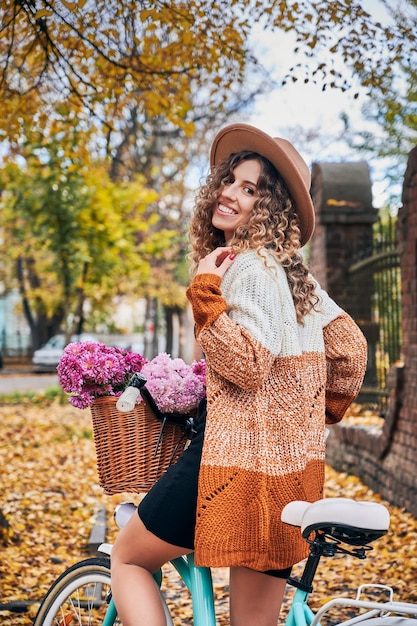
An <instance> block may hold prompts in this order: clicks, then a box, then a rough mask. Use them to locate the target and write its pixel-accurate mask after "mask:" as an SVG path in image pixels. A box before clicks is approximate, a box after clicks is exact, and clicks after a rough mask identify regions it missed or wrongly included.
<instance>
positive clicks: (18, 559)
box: [0, 401, 417, 626]
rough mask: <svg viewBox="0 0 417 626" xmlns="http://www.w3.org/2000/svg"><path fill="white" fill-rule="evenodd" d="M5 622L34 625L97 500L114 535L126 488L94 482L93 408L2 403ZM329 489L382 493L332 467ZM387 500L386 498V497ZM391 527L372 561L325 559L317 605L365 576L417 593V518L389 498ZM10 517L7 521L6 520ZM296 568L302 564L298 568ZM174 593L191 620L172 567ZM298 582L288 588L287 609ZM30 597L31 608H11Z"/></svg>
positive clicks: (220, 586) (221, 573)
mask: <svg viewBox="0 0 417 626" xmlns="http://www.w3.org/2000/svg"><path fill="white" fill-rule="evenodd" d="M0 420H1V441H0V467H1V471H0V493H1V499H0V511H1V513H2V514H4V516H5V519H2V518H1V516H0V548H1V562H0V606H1V610H0V625H2V624H4V625H6V624H7V625H10V624H14V625H16V626H20V625H29V624H31V621H32V617H33V616H34V614H35V613H36V608H37V603H38V602H39V600H40V599H41V597H42V595H43V594H44V593H45V592H46V590H47V589H48V587H49V585H50V584H51V583H52V581H53V580H54V578H56V577H57V576H58V575H59V574H60V573H61V572H62V571H63V570H64V569H65V568H66V567H68V566H69V565H71V564H72V563H74V562H76V561H77V560H79V559H81V558H85V557H86V556H87V552H86V546H87V544H88V539H89V535H90V532H91V529H92V526H93V523H94V518H95V514H96V512H97V510H98V508H99V507H100V506H103V505H104V506H105V507H106V509H107V511H108V527H109V530H108V540H112V539H114V536H115V533H116V529H115V527H114V524H113V521H112V513H113V509H114V507H115V505H116V504H117V503H118V502H120V501H125V500H127V499H128V500H132V499H134V500H135V501H136V502H137V501H138V496H132V495H128V494H124V495H118V496H105V495H104V494H103V492H102V489H101V488H100V487H99V486H98V484H97V473H96V458H95V449H94V442H93V440H92V429H91V420H90V413H89V411H88V410H86V411H80V410H78V409H74V408H72V407H71V406H69V405H67V404H65V405H60V404H59V403H58V402H57V401H55V402H53V403H49V404H48V403H44V404H39V405H35V404H33V403H32V404H30V403H21V404H15V405H10V404H9V405H4V406H0ZM325 495H326V496H328V497H331V496H345V497H353V498H357V499H363V500H374V501H378V502H383V500H382V499H381V498H380V497H379V495H377V494H375V493H373V492H372V491H371V490H369V489H368V488H367V487H366V486H364V485H363V484H362V483H361V482H360V480H359V479H357V478H356V477H353V476H347V475H345V474H340V473H337V472H335V471H333V470H332V469H331V468H328V470H327V480H326V492H325ZM385 504H387V503H385ZM389 509H390V514H391V519H392V522H391V530H390V532H389V533H388V535H387V536H386V537H384V538H383V539H380V540H379V541H378V542H376V543H375V549H374V551H373V552H371V553H370V555H369V557H368V559H367V560H365V561H359V560H357V559H354V558H353V557H344V556H337V557H335V558H328V559H326V560H324V561H323V562H322V564H321V566H320V568H319V573H318V576H317V579H316V583H315V593H314V594H313V596H312V601H313V603H314V606H315V607H317V606H319V605H320V603H322V602H324V601H325V600H327V599H328V598H329V597H330V596H332V594H335V593H340V592H342V593H343V594H344V595H353V594H354V593H355V591H356V587H357V585H358V584H359V582H377V583H382V584H390V585H391V586H392V587H393V588H394V591H395V593H396V595H397V596H398V598H399V597H401V598H402V599H405V600H410V601H413V602H417V585H416V582H415V581H416V580H417V520H416V519H415V518H414V517H413V516H412V515H410V514H408V513H406V512H404V511H403V510H401V509H398V508H396V507H393V506H389ZM8 525H10V526H8ZM298 571H299V570H298V569H297V572H298ZM166 581H167V585H168V588H169V589H168V595H169V598H170V599H171V600H170V601H171V608H172V612H173V615H174V620H175V624H176V625H177V624H178V625H179V624H181V625H187V624H192V619H191V613H190V602H189V599H188V598H187V595H186V594H185V593H182V595H181V597H179V593H180V587H179V585H178V582H177V579H176V575H175V574H174V573H173V572H171V571H170V570H169V569H167V572H166ZM214 582H215V591H216V602H217V607H218V616H219V626H225V625H226V624H227V623H228V619H227V593H228V589H227V571H226V570H215V571H214ZM290 597H291V591H289V593H288V597H287V599H286V603H285V608H284V611H283V613H284V614H285V612H286V610H287V607H288V602H289V598H290ZM19 602H23V603H24V606H25V607H28V611H26V612H23V613H16V612H13V613H11V612H10V611H9V610H6V609H7V607H8V606H10V604H9V603H12V605H13V606H14V607H15V608H16V607H17V606H18V603H19Z"/></svg>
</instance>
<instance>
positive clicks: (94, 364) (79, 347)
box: [57, 342, 206, 414]
mask: <svg viewBox="0 0 417 626" xmlns="http://www.w3.org/2000/svg"><path fill="white" fill-rule="evenodd" d="M57 369H58V378H59V382H60V384H61V387H62V389H63V390H64V391H66V392H67V393H69V394H71V395H70V397H69V401H70V403H71V404H72V405H73V406H75V407H77V408H79V409H85V408H87V407H89V406H91V404H92V403H93V402H94V399H95V398H98V397H100V396H117V395H120V393H121V392H122V391H123V390H124V389H125V387H126V386H127V384H128V382H129V380H130V378H131V376H132V374H134V373H135V372H142V374H143V375H144V376H145V377H146V379H147V383H146V387H147V389H148V390H149V392H150V393H151V395H152V396H153V398H154V400H155V402H156V404H157V405H158V407H159V408H160V410H161V411H163V412H164V413H184V414H187V413H192V412H193V411H195V409H196V408H197V405H198V403H199V402H200V400H201V399H202V398H204V396H205V395H206V387H205V383H206V363H205V361H204V359H202V360H201V361H194V362H193V363H192V364H191V365H187V364H186V363H185V362H184V361H183V360H182V359H178V358H177V359H172V358H171V357H170V355H169V354H166V353H165V352H163V353H161V354H158V356H156V357H155V358H154V359H152V361H147V359H145V358H144V357H143V356H142V355H141V354H138V353H136V352H130V351H129V350H122V349H120V348H116V347H115V348H111V347H108V346H106V345H104V344H102V343H95V342H74V343H70V344H69V345H68V346H67V347H66V348H65V350H64V354H63V355H62V358H61V360H60V362H59V365H58V368H57ZM139 398H140V397H139ZM139 401H140V400H139Z"/></svg>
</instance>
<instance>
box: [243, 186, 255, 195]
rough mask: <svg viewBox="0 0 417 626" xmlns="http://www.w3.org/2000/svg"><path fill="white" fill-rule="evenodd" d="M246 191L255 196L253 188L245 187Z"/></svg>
mask: <svg viewBox="0 0 417 626" xmlns="http://www.w3.org/2000/svg"><path fill="white" fill-rule="evenodd" d="M245 191H246V193H248V194H249V195H251V196H253V195H254V194H255V190H254V189H252V187H245Z"/></svg>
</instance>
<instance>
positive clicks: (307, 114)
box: [247, 0, 405, 207]
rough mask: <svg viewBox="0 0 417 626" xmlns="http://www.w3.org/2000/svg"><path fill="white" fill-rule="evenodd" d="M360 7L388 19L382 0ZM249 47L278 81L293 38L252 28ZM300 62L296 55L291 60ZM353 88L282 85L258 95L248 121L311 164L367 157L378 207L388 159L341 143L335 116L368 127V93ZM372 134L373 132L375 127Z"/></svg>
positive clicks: (365, 0) (339, 123)
mask: <svg viewBox="0 0 417 626" xmlns="http://www.w3.org/2000/svg"><path fill="white" fill-rule="evenodd" d="M400 1H401V0H400ZM404 1H405V0H402V2H404ZM362 8H363V9H365V10H367V11H368V12H369V13H370V14H371V15H372V16H373V17H375V18H376V19H378V20H380V21H382V22H386V21H387V20H389V17H388V15H387V12H386V10H385V8H384V2H383V0H363V2H362ZM252 45H253V47H254V49H255V51H256V52H257V54H258V55H259V58H260V59H261V61H262V63H263V65H264V66H265V67H266V68H267V69H268V70H269V72H270V74H271V76H272V77H273V78H275V79H276V80H277V82H279V80H280V78H281V77H282V76H283V75H285V73H286V71H287V70H288V69H289V68H290V67H291V65H292V64H293V63H294V58H295V56H294V54H293V53H292V49H293V47H294V38H293V36H292V35H291V33H289V34H286V33H282V32H274V33H271V32H267V31H257V32H256V31H255V34H254V38H253V41H252ZM329 58H330V56H329ZM300 60H301V58H297V61H296V62H298V61H300ZM324 60H325V59H324ZM353 86H354V88H353V89H352V90H349V91H346V92H342V91H340V90H337V89H328V90H326V91H324V92H323V91H322V88H321V86H320V85H313V84H312V83H308V84H304V82H302V81H298V82H296V83H292V82H291V83H287V84H286V85H285V86H284V87H279V88H276V89H274V90H273V91H271V92H270V93H268V94H267V95H265V96H261V97H259V98H258V99H257V101H256V102H255V106H254V108H253V111H252V112H251V114H250V115H249V117H248V119H247V122H248V123H249V124H253V125H254V126H257V127H258V128H260V129H261V130H264V131H265V132H267V133H268V134H271V135H273V136H281V137H285V138H287V139H289V140H290V141H292V142H293V143H294V145H295V147H296V148H297V149H298V150H299V152H300V153H301V154H302V156H303V157H304V158H305V160H306V161H307V162H308V163H309V164H310V165H311V163H312V162H314V161H318V162H325V161H341V160H350V161H359V160H366V161H368V164H369V166H370V169H371V178H372V180H373V182H374V185H373V195H374V205H375V206H377V207H379V206H382V205H383V204H384V202H385V201H386V193H385V187H386V183H385V182H382V181H381V180H380V179H382V178H383V173H384V168H385V167H387V165H388V163H387V162H385V161H380V160H377V159H375V160H374V159H370V157H369V156H368V155H362V154H360V153H358V152H357V151H354V150H353V149H351V148H349V147H348V145H347V143H346V142H345V141H343V140H340V137H341V135H342V134H343V130H344V123H343V121H342V120H341V117H340V116H341V114H342V113H343V112H347V113H348V115H349V119H350V123H351V127H352V128H354V130H356V131H360V130H362V129H364V128H365V127H366V128H367V129H368V130H369V124H370V123H369V121H366V120H365V119H364V117H363V114H362V107H363V105H364V104H365V102H366V100H367V97H366V95H365V93H364V90H361V89H360V88H359V93H360V96H359V98H357V99H354V93H355V91H356V90H357V88H358V86H357V84H356V85H355V81H354V80H353ZM297 128H302V129H303V132H302V133H297ZM309 131H312V133H313V134H317V135H318V138H317V139H312V140H310V141H306V134H307V133H308V132H309ZM375 132H378V129H377V127H375ZM300 137H301V139H300Z"/></svg>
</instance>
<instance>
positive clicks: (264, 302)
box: [222, 255, 283, 355]
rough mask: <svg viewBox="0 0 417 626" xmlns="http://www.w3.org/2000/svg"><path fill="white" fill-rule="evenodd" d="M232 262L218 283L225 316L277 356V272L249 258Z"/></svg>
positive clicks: (279, 300)
mask: <svg viewBox="0 0 417 626" xmlns="http://www.w3.org/2000/svg"><path fill="white" fill-rule="evenodd" d="M238 259H239V257H238ZM238 259H236V261H238ZM236 261H235V263H234V264H233V265H232V267H231V268H230V269H229V270H228V272H227V274H226V277H225V279H224V281H223V283H222V293H223V296H224V298H225V300H226V302H227V305H228V311H227V313H228V316H229V318H230V319H231V320H232V321H233V322H235V324H237V325H239V326H241V327H243V328H245V329H246V330H247V331H248V332H249V333H250V335H251V336H252V337H253V338H254V339H256V340H257V341H259V343H261V344H262V345H263V346H264V347H265V348H267V349H268V350H270V351H271V352H272V354H274V355H278V354H279V353H280V351H281V342H282V307H283V303H282V298H281V294H280V289H279V285H278V277H277V273H276V271H275V270H274V269H272V268H267V267H265V265H264V264H263V261H262V259H260V258H259V257H257V258H256V257H254V256H253V255H250V256H249V257H248V256H247V255H246V256H245V255H242V258H241V262H240V263H239V262H236Z"/></svg>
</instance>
